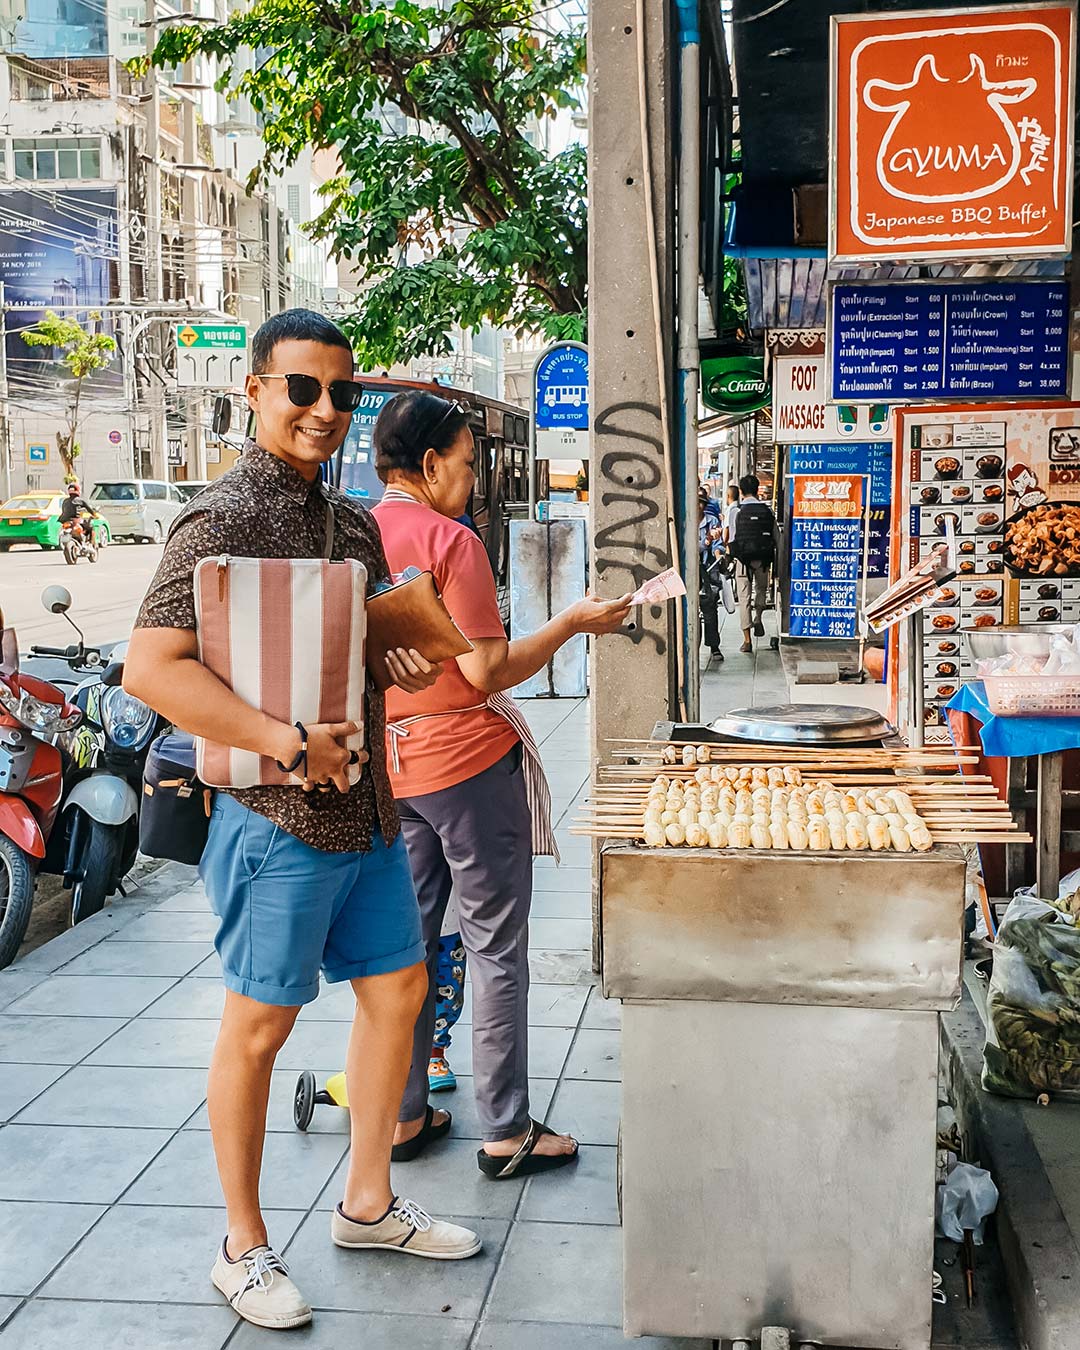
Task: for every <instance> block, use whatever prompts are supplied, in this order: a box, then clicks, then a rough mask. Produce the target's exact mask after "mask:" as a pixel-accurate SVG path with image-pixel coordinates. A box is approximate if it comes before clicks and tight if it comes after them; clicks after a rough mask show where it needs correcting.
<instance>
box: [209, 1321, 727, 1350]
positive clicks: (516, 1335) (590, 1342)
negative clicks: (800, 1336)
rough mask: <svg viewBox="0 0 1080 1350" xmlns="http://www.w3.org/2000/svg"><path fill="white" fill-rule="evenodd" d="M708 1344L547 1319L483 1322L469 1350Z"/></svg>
mask: <svg viewBox="0 0 1080 1350" xmlns="http://www.w3.org/2000/svg"><path fill="white" fill-rule="evenodd" d="M234 1344H235V1342H234ZM712 1345H713V1342H712V1341H688V1340H685V1339H682V1338H680V1339H677V1340H672V1339H670V1338H669V1337H667V1336H662V1337H656V1336H644V1337H642V1338H641V1339H640V1340H633V1341H628V1340H626V1339H625V1337H624V1336H623V1334H622V1332H621V1331H620V1330H618V1329H617V1328H616V1327H571V1326H560V1327H559V1330H558V1332H553V1331H552V1329H551V1324H550V1323H547V1322H485V1323H484V1325H483V1326H482V1327H481V1329H480V1331H479V1333H478V1335H477V1337H476V1340H474V1341H473V1343H472V1350H627V1348H628V1347H632V1348H633V1350H711V1347H712Z"/></svg>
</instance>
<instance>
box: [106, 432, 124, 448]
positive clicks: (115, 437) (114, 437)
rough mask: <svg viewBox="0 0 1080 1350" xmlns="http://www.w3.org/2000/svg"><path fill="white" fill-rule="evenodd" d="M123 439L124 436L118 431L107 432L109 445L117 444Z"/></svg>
mask: <svg viewBox="0 0 1080 1350" xmlns="http://www.w3.org/2000/svg"><path fill="white" fill-rule="evenodd" d="M123 439H124V438H123V436H121V434H120V432H119V431H110V432H109V444H110V445H119V444H120V442H121V441H122V440H123Z"/></svg>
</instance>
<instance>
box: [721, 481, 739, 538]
mask: <svg viewBox="0 0 1080 1350" xmlns="http://www.w3.org/2000/svg"><path fill="white" fill-rule="evenodd" d="M738 518H739V485H738V483H729V484H728V490H727V505H726V506H725V508H724V543H725V544H726V545H727V547H728V549H729V550H730V548H731V541H732V540H733V539H734V538H735V522H736V521H737V520H738Z"/></svg>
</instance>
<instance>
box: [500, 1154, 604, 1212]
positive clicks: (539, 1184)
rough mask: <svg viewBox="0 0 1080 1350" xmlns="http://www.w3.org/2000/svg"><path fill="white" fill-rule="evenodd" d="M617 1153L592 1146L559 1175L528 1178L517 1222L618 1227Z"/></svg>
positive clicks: (548, 1174)
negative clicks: (531, 1221) (591, 1224)
mask: <svg viewBox="0 0 1080 1350" xmlns="http://www.w3.org/2000/svg"><path fill="white" fill-rule="evenodd" d="M617 1152H618V1150H617V1149H614V1148H610V1147H604V1146H601V1145H597V1144H592V1145H589V1146H587V1147H582V1148H581V1150H580V1151H579V1153H578V1160H577V1162H576V1163H574V1164H573V1165H572V1166H570V1167H564V1168H563V1169H562V1170H561V1171H558V1172H547V1173H545V1174H544V1175H542V1176H538V1177H531V1178H530V1179H529V1184H528V1189H527V1190H526V1192H525V1199H524V1200H523V1201H522V1204H521V1210H520V1212H519V1213H518V1216H517V1217H518V1218H519V1219H533V1220H538V1221H542V1222H544V1223H604V1224H618V1222H619V1197H618V1181H617V1169H618V1159H617V1157H616V1154H617Z"/></svg>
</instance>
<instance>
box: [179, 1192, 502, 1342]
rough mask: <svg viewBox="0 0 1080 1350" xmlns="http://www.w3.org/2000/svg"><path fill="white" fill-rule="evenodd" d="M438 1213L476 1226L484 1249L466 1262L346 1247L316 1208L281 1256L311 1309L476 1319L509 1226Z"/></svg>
mask: <svg viewBox="0 0 1080 1350" xmlns="http://www.w3.org/2000/svg"><path fill="white" fill-rule="evenodd" d="M204 1212H205V1211H204ZM440 1217H441V1218H447V1219H451V1220H453V1221H455V1222H459V1223H463V1224H466V1225H468V1226H469V1227H470V1228H475V1229H476V1231H477V1232H478V1233H479V1234H480V1236H481V1237H482V1238H483V1240H484V1249H483V1251H482V1252H480V1254H479V1255H478V1256H473V1257H470V1258H469V1260H467V1261H425V1260H420V1259H416V1258H414V1257H410V1256H408V1255H407V1254H406V1253H405V1252H404V1251H397V1250H395V1251H385V1252H377V1251H375V1252H365V1251H348V1250H346V1249H344V1248H341V1247H335V1246H334V1245H333V1244H332V1243H331V1241H330V1215H329V1214H328V1213H326V1212H324V1211H322V1210H316V1212H315V1213H314V1214H312V1215H311V1216H310V1217H309V1218H307V1219H306V1220H305V1221H304V1223H303V1224H302V1225H301V1228H300V1231H299V1233H297V1235H296V1237H295V1238H294V1239H293V1241H292V1242H291V1243H290V1244H289V1247H288V1250H287V1252H286V1253H285V1258H286V1260H287V1261H288V1263H289V1266H290V1268H291V1270H292V1271H293V1273H294V1274H295V1276H296V1282H297V1283H298V1284H299V1285H300V1287H301V1288H302V1289H303V1291H304V1293H305V1294H306V1296H307V1298H308V1300H309V1301H310V1303H311V1305H312V1307H313V1308H337V1309H340V1310H341V1311H344V1312H351V1311H356V1312H385V1313H399V1314H400V1313H423V1314H426V1315H432V1314H438V1313H440V1312H442V1311H443V1310H444V1309H445V1310H446V1316H447V1317H451V1318H461V1319H465V1320H469V1319H472V1320H475V1319H476V1318H477V1317H478V1316H479V1314H480V1308H481V1306H482V1304H483V1301H484V1298H485V1297H486V1295H487V1291H488V1289H489V1287H490V1285H491V1279H492V1276H493V1275H494V1273H495V1266H496V1263H497V1261H498V1258H499V1254H500V1252H501V1251H502V1247H503V1243H504V1242H505V1241H506V1229H507V1225H506V1224H505V1223H501V1222H499V1221H497V1220H495V1219H472V1218H466V1217H459V1216H456V1215H450V1214H443V1215H441V1216H440Z"/></svg>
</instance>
